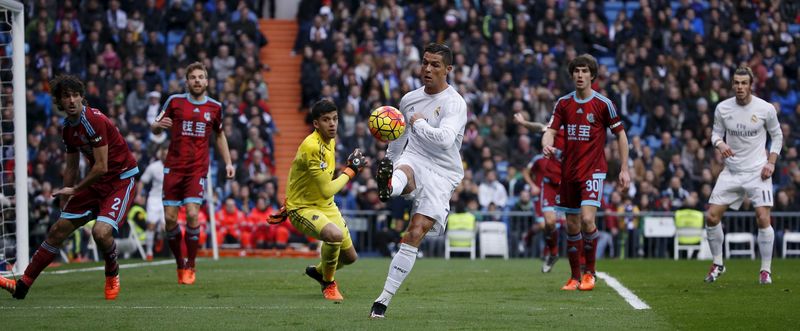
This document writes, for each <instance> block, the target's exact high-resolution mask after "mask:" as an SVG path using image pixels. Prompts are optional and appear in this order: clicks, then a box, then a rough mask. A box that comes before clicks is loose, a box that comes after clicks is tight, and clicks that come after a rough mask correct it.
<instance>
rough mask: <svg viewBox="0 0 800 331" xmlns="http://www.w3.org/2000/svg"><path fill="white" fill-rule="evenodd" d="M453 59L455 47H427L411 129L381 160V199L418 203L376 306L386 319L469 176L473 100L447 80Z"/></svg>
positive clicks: (405, 108)
mask: <svg viewBox="0 0 800 331" xmlns="http://www.w3.org/2000/svg"><path fill="white" fill-rule="evenodd" d="M452 63H453V52H452V51H451V50H450V48H449V47H447V46H445V45H441V44H428V45H427V46H426V47H425V52H424V53H423V57H422V66H421V68H420V76H422V81H423V83H424V86H423V87H421V88H419V89H416V90H414V91H411V92H409V93H408V94H406V95H405V96H403V99H402V100H401V101H400V111H401V112H402V113H403V114H404V116H405V118H406V123H408V126H409V128H408V129H407V130H406V133H405V134H403V136H402V137H400V138H398V139H397V140H395V141H393V142H391V143H390V144H389V149H388V150H387V153H386V158H384V159H383V160H380V161H379V162H378V171H377V175H376V179H377V181H378V195H379V197H380V199H381V200H382V201H386V200H389V198H390V197H396V196H399V195H403V196H405V197H406V198H407V199H411V200H413V207H412V210H411V215H412V216H411V222H410V224H409V225H408V229H407V230H406V233H405V235H404V236H403V241H402V242H403V243H402V244H400V250H399V251H398V252H397V254H395V256H394V258H393V259H392V263H391V264H390V265H389V274H388V276H387V277H386V283H385V284H384V286H383V291H382V292H381V294H380V296H378V298H377V299H376V300H375V302H374V303H373V305H372V310H371V311H370V318H383V317H384V314H385V313H386V307H387V306H388V305H389V302H390V301H391V299H392V296H394V294H395V293H397V290H398V288H400V284H402V283H403V280H404V279H405V278H406V276H407V275H408V274H409V273H410V272H411V268H412V267H413V266H414V262H415V261H416V259H417V251H418V248H419V245H420V244H421V243H422V239H423V238H424V237H425V235H426V234H428V233H429V232H430V233H431V234H443V233H444V230H445V225H446V223H447V213H448V212H449V210H450V197H451V196H452V195H453V191H454V190H455V188H456V186H458V184H459V183H460V182H461V179H462V178H463V177H464V170H463V169H462V163H461V154H460V153H459V150H460V149H461V141H462V140H463V138H464V127H465V126H466V124H467V103H466V101H464V98H463V97H461V95H460V94H458V92H456V90H455V89H454V88H453V87H452V86H450V85H449V84H448V83H447V75H448V74H449V73H450V71H451V70H453V66H452Z"/></svg>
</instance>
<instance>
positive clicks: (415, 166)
mask: <svg viewBox="0 0 800 331" xmlns="http://www.w3.org/2000/svg"><path fill="white" fill-rule="evenodd" d="M429 163H430V161H429V160H424V159H421V158H419V157H416V156H410V155H408V154H403V155H401V156H400V158H399V159H397V161H396V162H395V163H394V169H395V170H396V169H397V167H398V166H400V165H403V164H405V165H408V166H409V167H411V169H412V170H413V171H414V184H415V185H416V187H417V188H416V189H415V190H414V191H412V192H411V193H409V194H406V195H404V197H405V198H406V199H408V200H413V203H412V206H411V215H414V214H422V215H425V216H428V217H430V218H433V219H434V220H435V221H436V224H434V225H433V228H431V230H430V231H428V235H429V236H439V235H442V234H444V231H445V229H446V228H447V214H448V213H449V212H450V197H452V196H453V191H455V189H456V186H458V181H454V180H451V179H448V178H446V177H445V176H443V175H441V174H439V172H440V171H437V170H436V169H434V168H431V167H429V166H427V164H429Z"/></svg>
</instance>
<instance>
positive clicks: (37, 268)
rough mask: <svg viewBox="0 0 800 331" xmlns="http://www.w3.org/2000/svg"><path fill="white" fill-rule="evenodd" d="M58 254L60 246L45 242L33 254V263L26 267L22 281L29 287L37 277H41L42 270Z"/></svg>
mask: <svg viewBox="0 0 800 331" xmlns="http://www.w3.org/2000/svg"><path fill="white" fill-rule="evenodd" d="M57 254H58V248H56V247H55V246H52V245H50V244H48V243H47V241H45V242H43V243H42V245H41V246H39V249H37V250H36V253H34V254H33V258H32V259H31V263H30V264H28V267H27V268H25V274H24V275H23V276H22V281H23V282H24V283H25V285H28V286H29V287H30V286H31V285H33V282H34V281H35V280H36V277H39V274H40V273H41V272H42V270H44V268H47V266H48V265H50V262H53V259H55V257H56V255H57Z"/></svg>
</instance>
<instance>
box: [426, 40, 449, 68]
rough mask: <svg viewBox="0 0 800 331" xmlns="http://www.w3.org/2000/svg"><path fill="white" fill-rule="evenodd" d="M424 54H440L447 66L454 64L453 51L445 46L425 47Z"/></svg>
mask: <svg viewBox="0 0 800 331" xmlns="http://www.w3.org/2000/svg"><path fill="white" fill-rule="evenodd" d="M424 53H432V54H439V55H441V56H442V62H444V65H445V66H449V65H451V64H453V51H452V50H451V49H450V47H447V45H445V44H437V43H430V44H428V45H427V46H425V51H424V52H423V54H424Z"/></svg>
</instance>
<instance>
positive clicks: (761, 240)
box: [758, 226, 775, 273]
mask: <svg viewBox="0 0 800 331" xmlns="http://www.w3.org/2000/svg"><path fill="white" fill-rule="evenodd" d="M774 243H775V230H773V229H772V226H769V227H767V228H764V229H758V251H759V252H760V253H761V270H766V271H767V272H769V273H772V248H773V247H774V246H773V245H774Z"/></svg>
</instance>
